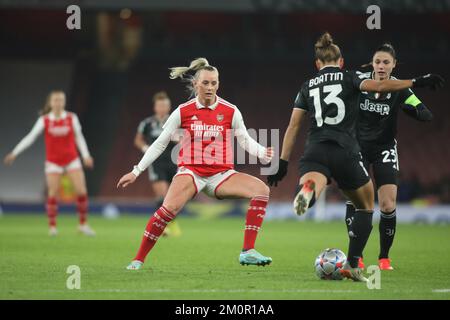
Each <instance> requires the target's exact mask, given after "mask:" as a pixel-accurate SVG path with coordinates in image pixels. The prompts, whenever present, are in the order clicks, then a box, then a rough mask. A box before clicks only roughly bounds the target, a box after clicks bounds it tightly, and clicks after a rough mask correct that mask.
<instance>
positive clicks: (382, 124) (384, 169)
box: [345, 43, 433, 270]
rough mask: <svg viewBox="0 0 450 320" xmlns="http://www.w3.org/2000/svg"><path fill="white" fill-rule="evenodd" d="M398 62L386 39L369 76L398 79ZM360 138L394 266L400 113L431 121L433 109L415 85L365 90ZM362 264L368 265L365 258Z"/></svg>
mask: <svg viewBox="0 0 450 320" xmlns="http://www.w3.org/2000/svg"><path fill="white" fill-rule="evenodd" d="M396 64H397V57H396V53H395V50H394V47H393V46H392V45H391V44H388V43H385V44H383V45H381V46H380V47H379V48H377V50H375V53H374V55H373V57H372V61H371V63H369V64H368V65H367V66H372V67H373V71H372V72H369V73H368V76H370V78H372V79H374V80H380V81H383V80H386V79H395V78H394V77H393V76H391V74H392V71H393V69H394V68H395V66H396ZM358 104H359V109H360V110H359V121H358V130H357V134H358V142H359V145H360V147H361V154H362V156H363V159H364V166H365V167H366V169H367V170H369V169H370V167H372V170H373V177H374V181H375V185H376V188H377V193H378V203H379V206H380V211H381V212H380V224H379V232H380V254H379V256H378V259H379V260H378V264H379V267H380V269H381V270H392V269H393V268H392V266H391V260H390V259H389V249H390V248H391V246H392V243H393V241H394V236H395V231H396V221H397V219H396V205H397V204H396V201H397V185H398V172H399V159H398V153H397V140H396V134H397V113H398V110H399V109H401V110H402V111H404V112H405V113H406V114H407V115H409V116H411V117H413V118H414V119H416V120H418V121H431V119H432V118H433V115H432V113H431V112H430V110H428V109H427V107H425V105H424V104H423V103H422V102H421V101H420V100H419V98H417V96H416V95H415V94H414V92H413V91H412V90H411V89H404V90H401V91H397V92H392V93H391V92H385V93H379V92H362V93H361V95H360V98H359V102H358ZM354 212H355V208H354V206H353V204H352V203H351V202H347V211H346V217H345V221H346V225H347V229H348V231H349V232H350V230H351V224H352V220H353V215H354ZM359 264H360V267H361V268H364V263H363V261H362V258H361V259H360V262H359Z"/></svg>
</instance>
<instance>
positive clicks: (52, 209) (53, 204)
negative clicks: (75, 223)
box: [46, 197, 58, 227]
mask: <svg viewBox="0 0 450 320" xmlns="http://www.w3.org/2000/svg"><path fill="white" fill-rule="evenodd" d="M46 209H47V217H48V225H49V226H50V227H56V216H57V215H58V202H57V201H56V198H55V197H48V199H47V205H46Z"/></svg>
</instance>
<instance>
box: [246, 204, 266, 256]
mask: <svg viewBox="0 0 450 320" xmlns="http://www.w3.org/2000/svg"><path fill="white" fill-rule="evenodd" d="M268 202H269V197H268V196H256V197H254V198H252V199H251V200H250V207H249V208H248V211H247V219H246V221H245V233H244V247H243V250H244V251H246V250H250V249H253V248H255V241H256V237H257V236H258V231H259V229H261V225H262V223H263V220H264V215H265V214H266V207H267V203H268Z"/></svg>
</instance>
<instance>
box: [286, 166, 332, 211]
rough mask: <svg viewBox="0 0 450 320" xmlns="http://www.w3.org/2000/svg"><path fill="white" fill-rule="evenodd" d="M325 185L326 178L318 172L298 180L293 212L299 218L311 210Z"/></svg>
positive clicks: (309, 173) (305, 175)
mask: <svg viewBox="0 0 450 320" xmlns="http://www.w3.org/2000/svg"><path fill="white" fill-rule="evenodd" d="M326 185H327V177H325V176H324V175H323V174H322V173H320V172H315V171H313V172H308V173H306V174H304V175H303V176H302V177H301V178H300V183H299V189H300V190H299V192H298V193H297V195H296V196H295V198H294V212H295V213H296V214H297V215H299V216H301V215H303V214H304V213H305V212H306V210H308V209H309V208H311V207H312V206H313V205H314V203H315V202H316V199H317V198H318V197H319V196H320V193H321V192H322V190H323V188H324V187H325V186H326Z"/></svg>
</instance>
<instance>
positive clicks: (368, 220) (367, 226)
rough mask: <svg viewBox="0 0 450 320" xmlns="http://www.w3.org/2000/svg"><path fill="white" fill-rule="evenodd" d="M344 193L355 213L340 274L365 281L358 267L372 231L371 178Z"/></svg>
mask: <svg viewBox="0 0 450 320" xmlns="http://www.w3.org/2000/svg"><path fill="white" fill-rule="evenodd" d="M343 192H344V194H345V195H346V196H347V197H348V198H349V199H350V200H351V201H352V203H353V204H354V206H355V214H354V218H353V222H352V228H351V231H350V234H349V236H350V242H349V249H348V254H347V262H346V264H345V265H344V268H343V270H342V274H343V275H344V276H345V277H347V278H351V279H352V280H354V281H367V279H366V278H365V277H364V276H363V275H362V270H361V268H359V267H358V262H359V259H360V258H361V257H362V254H363V251H364V248H365V246H366V243H367V240H368V239H369V236H370V232H371V231H372V216H373V207H374V191H373V184H372V180H370V181H369V182H367V183H366V184H365V185H363V186H362V187H360V188H358V189H356V190H344V191H343Z"/></svg>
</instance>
